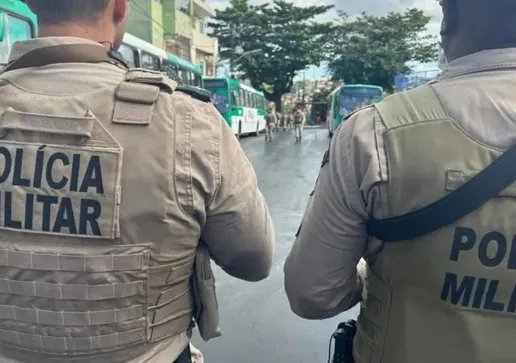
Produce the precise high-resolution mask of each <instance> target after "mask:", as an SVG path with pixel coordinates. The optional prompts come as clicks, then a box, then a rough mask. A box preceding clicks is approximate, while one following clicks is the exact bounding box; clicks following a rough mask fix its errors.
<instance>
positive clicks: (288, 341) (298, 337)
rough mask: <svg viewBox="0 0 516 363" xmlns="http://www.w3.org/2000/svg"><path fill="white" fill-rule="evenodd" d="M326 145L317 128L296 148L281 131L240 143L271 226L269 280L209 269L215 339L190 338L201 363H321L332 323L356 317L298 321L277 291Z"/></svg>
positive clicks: (281, 292) (323, 132)
mask: <svg viewBox="0 0 516 363" xmlns="http://www.w3.org/2000/svg"><path fill="white" fill-rule="evenodd" d="M328 142H329V139H328V132H327V130H326V129H324V128H322V129H309V130H305V134H304V139H303V142H302V143H301V144H295V143H294V136H293V134H291V133H288V132H282V131H279V132H277V133H275V134H274V139H273V140H272V142H271V143H265V141H264V136H263V135H260V137H247V138H243V139H242V140H241V143H242V146H243V148H244V150H245V151H246V153H247V155H248V156H249V158H250V159H251V161H252V163H253V165H254V167H255V170H256V173H257V175H258V180H259V184H260V188H261V190H262V192H263V194H264V195H265V197H266V199H267V202H268V204H269V208H270V210H271V213H272V216H273V218H274V221H275V225H276V241H277V246H276V257H275V265H274V267H273V270H272V273H271V276H270V277H269V278H268V279H267V280H265V281H263V282H260V283H257V284H256V283H247V282H243V281H239V280H236V279H234V278H231V277H229V276H227V275H225V274H224V273H223V272H222V271H220V270H219V269H218V268H217V270H216V271H215V273H216V276H217V278H218V280H217V293H218V297H219V305H220V310H221V326H222V333H223V335H222V337H220V338H218V339H215V340H212V341H210V342H209V343H207V344H206V343H204V342H202V341H201V340H200V339H199V338H198V337H197V336H196V337H195V339H194V344H195V345H196V346H197V347H198V348H200V349H201V350H202V352H203V353H204V355H205V359H206V360H205V361H206V362H207V363H226V362H228V363H237V362H238V363H265V362H267V363H276V362H277V363H316V362H319V363H324V362H326V360H327V355H328V339H329V337H330V335H331V333H332V332H333V330H334V329H335V327H336V326H337V323H338V322H339V321H342V320H346V319H349V318H351V317H354V316H356V314H357V311H358V310H357V309H358V308H355V309H353V310H352V311H350V312H349V313H347V314H343V315H341V316H339V317H338V318H336V319H332V320H328V321H307V320H303V319H301V318H299V317H297V316H296V315H294V314H293V313H292V312H291V311H290V308H289V305H288V301H287V298H286V296H285V292H284V289H283V264H284V261H285V258H286V256H287V254H288V252H289V250H290V247H291V245H292V242H293V240H294V234H295V232H296V230H297V228H298V226H299V222H300V220H301V217H302V215H303V212H304V209H305V206H306V203H307V200H308V195H309V193H310V191H311V190H312V187H313V185H314V183H315V180H316V178H317V174H318V172H319V167H320V163H321V160H322V155H323V153H324V151H325V150H326V149H327V147H328ZM243 242H244V241H243Z"/></svg>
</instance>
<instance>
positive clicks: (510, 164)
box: [367, 145, 516, 242]
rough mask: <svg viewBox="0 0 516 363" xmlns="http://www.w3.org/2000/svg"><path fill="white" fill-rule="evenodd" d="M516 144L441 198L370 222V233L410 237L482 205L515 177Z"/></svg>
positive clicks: (394, 238) (388, 237)
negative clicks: (421, 206) (415, 208)
mask: <svg viewBox="0 0 516 363" xmlns="http://www.w3.org/2000/svg"><path fill="white" fill-rule="evenodd" d="M515 164H516V145H515V146H512V147H511V148H510V149H508V150H507V151H505V152H504V153H503V154H502V155H501V156H500V157H499V158H498V159H496V160H495V161H493V162H492V163H491V164H490V165H489V166H488V167H487V168H485V169H484V170H482V171H481V172H480V173H478V174H477V175H475V176H474V177H473V178H472V179H471V180H469V181H468V182H466V183H465V184H463V185H462V186H461V187H460V188H459V189H457V190H455V191H453V192H451V193H450V194H448V195H446V196H445V197H443V198H441V199H439V200H438V201H436V202H434V203H432V204H430V205H428V206H426V207H423V208H421V209H419V210H416V211H414V212H411V213H407V214H404V215H401V216H399V217H394V218H388V219H382V220H376V219H371V220H370V221H369V222H368V223H367V232H368V233H369V235H371V236H374V237H377V238H378V239H380V240H382V241H385V242H396V241H406V240H411V239H414V238H417V237H420V236H423V235H425V234H428V233H431V232H434V231H437V230H438V229H440V228H442V227H445V226H447V225H450V224H452V223H454V222H456V221H457V220H459V219H461V218H462V217H464V216H466V215H467V214H469V213H471V212H473V211H474V210H476V209H477V208H480V207H481V206H482V205H484V204H485V203H486V202H487V201H489V200H490V199H492V198H494V197H496V196H497V195H498V194H500V192H501V191H503V190H504V189H505V188H507V187H508V186H509V185H511V184H512V183H513V182H514V181H515V180H516V167H515V166H514V165H515Z"/></svg>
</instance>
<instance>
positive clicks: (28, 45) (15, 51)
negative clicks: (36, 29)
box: [9, 37, 104, 63]
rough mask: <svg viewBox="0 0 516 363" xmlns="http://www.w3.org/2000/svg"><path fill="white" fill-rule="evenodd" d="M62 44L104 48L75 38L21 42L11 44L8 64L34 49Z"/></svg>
mask: <svg viewBox="0 0 516 363" xmlns="http://www.w3.org/2000/svg"><path fill="white" fill-rule="evenodd" d="M62 44H96V45H98V46H99V47H104V46H103V45H102V44H100V43H97V42H95V41H93V40H89V39H84V38H76V37H45V38H35V39H29V40H23V41H18V42H15V43H14V44H13V48H12V50H11V54H10V55H9V63H10V62H12V61H13V60H15V59H18V58H20V57H21V56H22V55H24V54H25V53H28V52H30V51H33V50H34V49H38V48H42V47H49V46H54V45H62Z"/></svg>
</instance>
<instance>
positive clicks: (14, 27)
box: [7, 14, 32, 45]
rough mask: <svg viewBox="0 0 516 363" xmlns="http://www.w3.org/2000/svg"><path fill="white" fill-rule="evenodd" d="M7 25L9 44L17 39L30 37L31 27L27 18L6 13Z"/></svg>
mask: <svg viewBox="0 0 516 363" xmlns="http://www.w3.org/2000/svg"><path fill="white" fill-rule="evenodd" d="M7 19H8V20H7V26H8V33H9V45H12V44H13V43H14V42H17V41H18V40H27V39H31V38H32V27H31V26H30V23H29V22H28V21H27V20H24V19H21V18H17V17H15V16H11V15H9V14H7Z"/></svg>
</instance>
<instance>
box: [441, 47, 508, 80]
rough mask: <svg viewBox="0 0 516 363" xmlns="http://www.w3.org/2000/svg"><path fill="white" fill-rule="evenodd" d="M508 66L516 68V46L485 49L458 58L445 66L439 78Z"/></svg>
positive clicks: (443, 78)
mask: <svg viewBox="0 0 516 363" xmlns="http://www.w3.org/2000/svg"><path fill="white" fill-rule="evenodd" d="M507 68H516V48H504V49H490V50H483V51H481V52H477V53H473V54H469V55H467V56H464V57H462V58H457V59H455V60H454V61H453V62H450V63H449V64H448V65H447V66H446V67H445V68H444V70H443V72H442V73H441V76H440V77H439V80H445V79H449V78H455V77H459V76H464V75H466V74H471V73H479V72H485V71H493V70H500V69H507Z"/></svg>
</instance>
